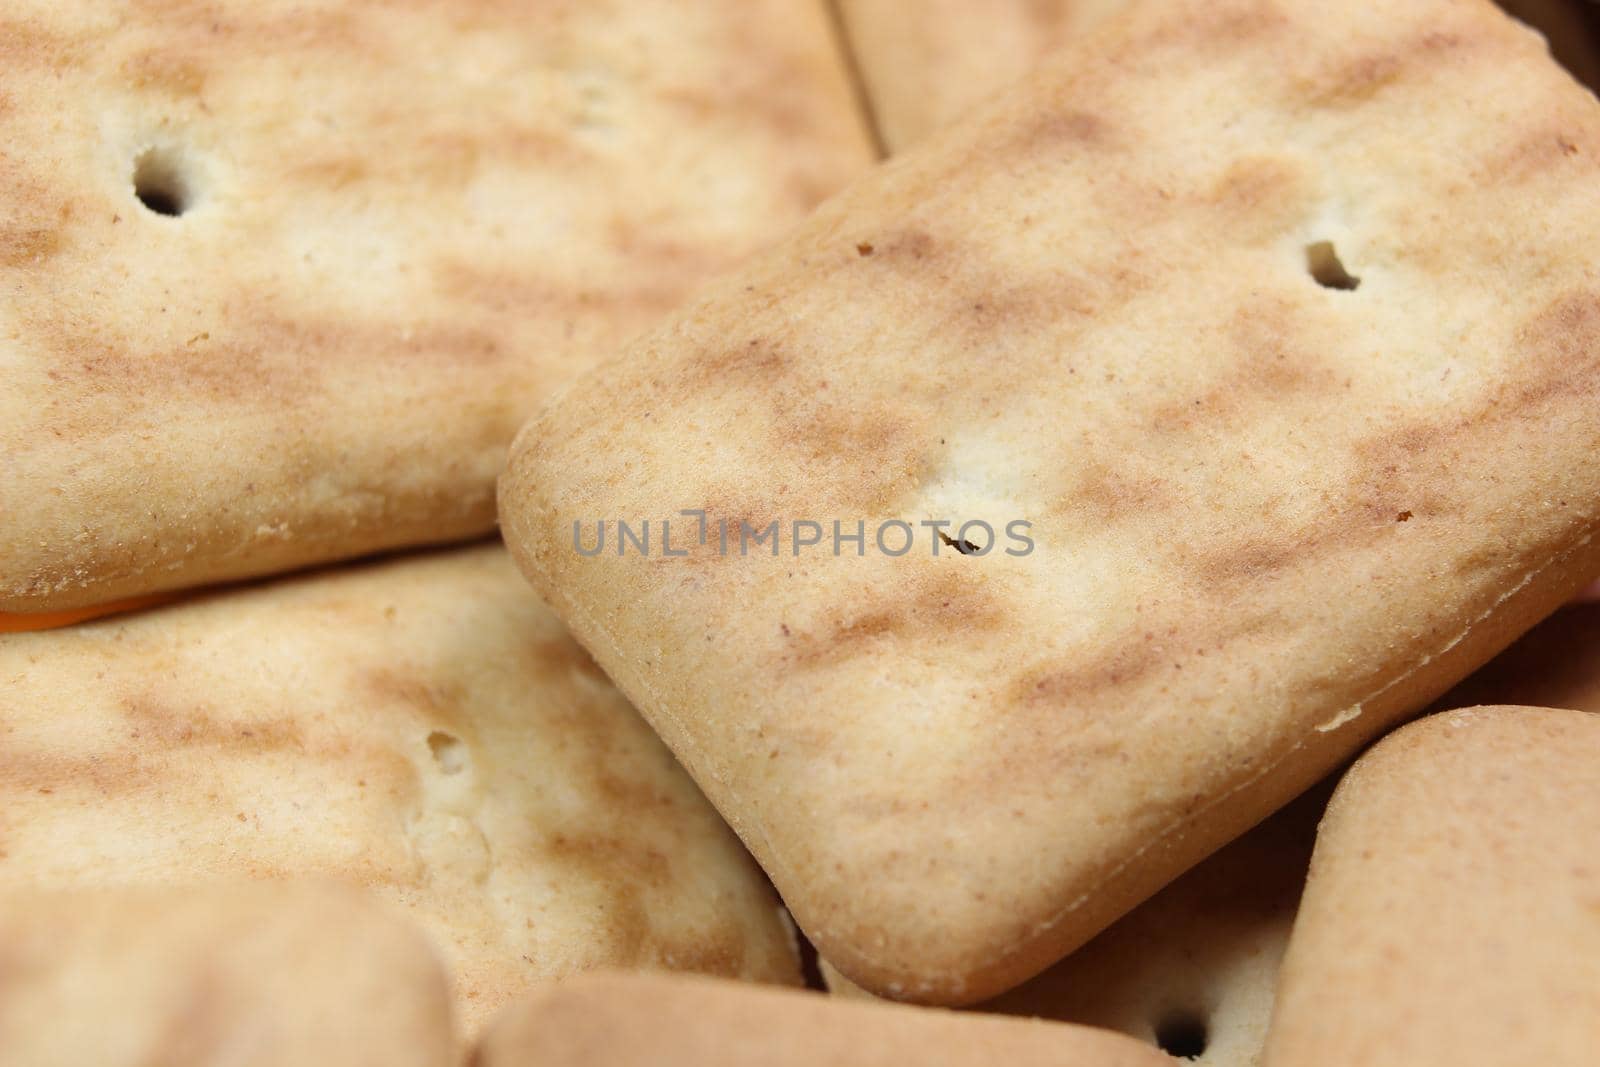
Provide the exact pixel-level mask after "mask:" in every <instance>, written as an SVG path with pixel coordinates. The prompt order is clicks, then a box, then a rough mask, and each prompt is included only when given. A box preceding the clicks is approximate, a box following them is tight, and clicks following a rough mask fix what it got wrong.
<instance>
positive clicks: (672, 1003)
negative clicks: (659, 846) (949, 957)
mask: <svg viewBox="0 0 1600 1067" xmlns="http://www.w3.org/2000/svg"><path fill="white" fill-rule="evenodd" d="M997 1061H998V1062H1004V1063H1009V1064H1017V1065H1018V1067H1024V1065H1030V1064H1039V1065H1041V1067H1043V1065H1046V1064H1048V1065H1050V1067H1078V1065H1081V1067H1163V1065H1168V1067H1170V1064H1171V1063H1172V1060H1170V1059H1169V1058H1168V1057H1166V1056H1163V1055H1161V1054H1160V1053H1158V1052H1156V1051H1155V1050H1154V1049H1151V1048H1148V1047H1146V1046H1143V1045H1141V1044H1139V1043H1138V1042H1137V1041H1134V1040H1133V1039H1132V1038H1128V1037H1124V1036H1123V1035H1121V1034H1114V1033H1111V1032H1110V1031H1106V1030H1093V1029H1090V1028H1089V1027H1086V1026H1070V1025H1067V1024H1064V1023H1052V1022H1045V1021H1042V1020H1038V1019H1027V1020H1024V1019H1008V1018H1002V1017H999V1016H981V1015H975V1014H969V1013H956V1012H946V1011H936V1010H929V1009H916V1008H908V1007H905V1006H904V1005H900V1004H872V1003H864V1002H860V1001H854V1002H852V1001H846V1000H840V999H838V998H837V997H827V996H822V995H819V994H816V993H810V992H800V991H795V990H778V989H762V988H760V987H757V986H750V985H740V984H736V983H733V982H724V981H718V980H715V979H709V978H695V977H685V976H681V975H615V974H593V975H582V976H580V977H577V978H573V979H571V980H569V981H565V982H561V983H554V984H552V985H550V986H548V987H546V988H544V989H541V990H540V991H538V992H537V993H535V994H533V995H532V996H530V997H528V998H527V999H526V1000H525V1001H523V1002H522V1003H519V1004H515V1005H512V1006H511V1007H509V1008H507V1009H506V1010H505V1011H504V1012H503V1013H502V1014H501V1016H500V1018H498V1019H497V1020H495V1022H494V1023H493V1024H491V1026H490V1027H489V1030H488V1032H487V1033H486V1035H485V1037H484V1039H483V1042H482V1044H481V1046H480V1048H479V1049H478V1051H477V1053H476V1058H475V1060H474V1063H475V1064H477V1065H478V1067H520V1065H524V1064H539V1065H540V1067H587V1065H590V1064H601V1063H603V1064H608V1065H612V1067H647V1065H651V1067H653V1065H656V1064H662V1065H667V1067H678V1065H683V1067H691V1065H692V1067H742V1065H744V1064H752V1063H762V1064H772V1065H773V1067H897V1065H899V1064H904V1063H917V1064H926V1065H928V1067H966V1065H971V1067H982V1065H984V1064H991V1063H995V1062H997Z"/></svg>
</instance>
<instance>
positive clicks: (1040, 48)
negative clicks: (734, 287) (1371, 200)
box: [838, 0, 1600, 152]
mask: <svg viewBox="0 0 1600 1067" xmlns="http://www.w3.org/2000/svg"><path fill="white" fill-rule="evenodd" d="M1138 2H1141V0H985V2H984V3H972V2H970V0H919V2H918V3H916V4H907V3H904V2H903V0H838V6H839V14H840V18H841V19H842V21H843V25H844V29H845V32H846V37H847V39H848V41H849V44H850V49H851V52H852V54H853V58H854V61H855V64H856V67H857V68H858V70H859V71H860V77H861V82H862V88H863V90H864V91H865V94H866V100H867V104H868V106H869V107H870V109H871V111H872V114H873V117H874V119H875V120H876V124H877V127H878V131H879V135H880V136H881V137H882V139H883V142H884V145H885V147H887V148H888V149H889V150H890V151H891V152H899V151H901V150H903V149H905V148H908V147H910V146H911V145H912V144H913V143H914V142H916V141H917V140H919V139H920V138H922V137H925V136H927V135H928V134H930V133H932V132H934V131H935V130H937V129H939V128H940V127H942V126H946V125H949V124H950V123H952V122H955V121H956V120H958V119H960V118H962V117H963V116H964V115H965V114H966V113H967V112H969V111H971V110H973V109H974V107H976V106H978V105H980V104H982V103H983V102H984V101H985V100H986V99H987V98H988V97H990V96H993V95H995V94H996V93H997V92H1000V91H1001V90H1003V89H1005V88H1006V87H1008V86H1010V85H1011V84H1012V83H1014V82H1016V81H1018V80H1019V79H1020V78H1022V77H1023V76H1024V75H1025V74H1026V73H1027V72H1028V71H1030V70H1032V69H1033V68H1034V66H1035V65H1037V64H1038V63H1040V62H1042V61H1047V60H1048V59H1049V56H1050V55H1051V53H1052V52H1053V51H1055V50H1056V49H1057V48H1060V47H1061V46H1062V45H1063V44H1065V43H1067V42H1069V41H1071V40H1073V38H1075V37H1076V36H1078V35H1080V34H1084V33H1088V32H1089V31H1091V30H1092V29H1094V28H1095V27H1096V26H1097V25H1099V24H1100V23H1101V22H1103V21H1105V20H1106V19H1108V18H1112V17H1115V16H1116V15H1118V14H1119V13H1121V12H1122V11H1125V10H1126V9H1128V8H1129V7H1131V6H1132V5H1133V4H1135V3H1138ZM1500 6H1501V7H1502V8H1503V9H1505V10H1506V11H1508V12H1510V13H1511V14H1512V15H1514V16H1516V17H1517V18H1519V19H1521V20H1522V21H1523V22H1526V23H1527V24H1529V25H1530V26H1533V27H1534V28H1535V29H1537V30H1539V32H1540V33H1542V34H1543V35H1544V37H1545V38H1546V39H1547V40H1548V41H1549V42H1550V48H1551V51H1552V52H1553V53H1554V55H1555V57H1556V59H1557V60H1559V61H1560V62H1561V64H1562V65H1563V66H1565V67H1566V68H1567V69H1568V70H1570V71H1571V72H1572V73H1573V76H1574V77H1576V78H1578V80H1580V81H1582V82H1583V83H1584V84H1586V85H1589V86H1600V17H1597V15H1596V13H1595V11H1594V8H1593V5H1592V4H1591V3H1590V2H1589V0H1500Z"/></svg>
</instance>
